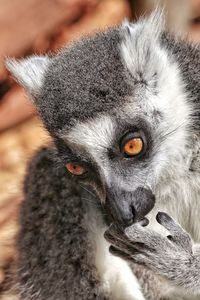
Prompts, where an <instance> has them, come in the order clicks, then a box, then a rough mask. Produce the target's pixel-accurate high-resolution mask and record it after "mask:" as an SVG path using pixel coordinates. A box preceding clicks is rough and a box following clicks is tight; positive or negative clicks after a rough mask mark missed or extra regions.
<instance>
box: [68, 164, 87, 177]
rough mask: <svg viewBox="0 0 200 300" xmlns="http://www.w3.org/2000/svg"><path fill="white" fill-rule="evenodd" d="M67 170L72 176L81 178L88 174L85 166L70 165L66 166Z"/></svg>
mask: <svg viewBox="0 0 200 300" xmlns="http://www.w3.org/2000/svg"><path fill="white" fill-rule="evenodd" d="M66 168H67V170H68V171H69V172H70V173H71V174H73V175H76V176H80V175H83V174H84V173H86V169H85V168H84V167H83V166H81V165H78V164H76V163H68V164H66Z"/></svg>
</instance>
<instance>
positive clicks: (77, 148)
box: [7, 15, 189, 226]
mask: <svg viewBox="0 0 200 300" xmlns="http://www.w3.org/2000/svg"><path fill="white" fill-rule="evenodd" d="M160 28H161V23H159V19H158V18H157V16H155V15H154V16H153V15H152V16H151V17H150V18H148V19H144V20H141V21H139V22H138V23H136V24H128V23H124V24H123V25H122V26H121V27H119V28H118V29H113V30H110V31H108V32H106V33H101V34H97V35H96V36H95V37H93V38H91V39H86V40H83V41H81V42H78V43H76V44H74V45H73V46H71V47H69V48H67V49H65V50H63V51H62V52H61V53H59V54H58V55H56V56H55V57H52V58H49V57H32V58H28V59H26V60H22V61H13V60H9V61H8V63H7V66H8V68H9V70H10V71H11V72H12V73H13V74H14V75H15V77H16V78H17V80H18V81H19V82H20V83H21V84H22V85H23V86H24V87H25V88H26V89H27V91H28V92H29V94H30V95H31V96H32V98H33V100H34V102H35V104H36V106H37V108H38V110H39V113H40V115H41V117H42V119H43V122H44V124H45V126H46V128H47V129H48V130H49V132H50V134H51V135H52V136H53V138H54V141H55V144H56V146H57V148H58V153H59V155H60V158H61V160H62V161H63V165H64V166H65V167H66V172H69V174H71V175H72V176H74V177H75V178H76V179H77V180H79V181H80V182H81V183H82V184H86V185H90V186H92V187H93V188H94V189H95V190H96V192H97V194H98V196H99V198H100V201H101V203H102V205H104V206H106V207H107V209H108V210H109V213H110V214H111V215H112V217H113V219H114V220H115V221H116V222H118V223H120V224H122V225H125V226H126V225H129V224H131V223H132V222H133V221H137V220H140V219H142V218H144V216H145V215H146V214H147V213H148V212H149V211H150V210H151V209H152V207H153V206H154V196H153V194H154V191H155V189H156V186H157V185H158V184H159V177H160V176H161V175H162V172H164V171H165V170H166V169H169V168H171V161H172V160H174V159H179V156H180V155H182V154H183V151H184V149H185V141H186V136H187V126H188V122H189V121H188V119H189V107H188V105H187V103H186V100H185V95H184V87H183V85H182V82H181V76H180V74H179V70H178V67H177V65H176V62H174V60H173V57H170V53H168V50H167V49H166V47H165V46H164V45H162V38H161V31H160Z"/></svg>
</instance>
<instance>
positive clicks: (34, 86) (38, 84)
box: [6, 56, 50, 100]
mask: <svg viewBox="0 0 200 300" xmlns="http://www.w3.org/2000/svg"><path fill="white" fill-rule="evenodd" d="M49 63H50V58H49V57H48V56H31V57H28V58H25V59H21V60H16V59H14V58H8V59H7V60H6V67H7V69H8V70H9V71H10V72H11V74H12V75H13V76H14V77H15V79H16V80H17V82H18V83H19V84H20V85H22V86H23V87H24V88H25V90H26V91H27V92H28V94H29V95H30V96H31V98H32V99H33V100H34V98H36V97H37V95H38V94H39V92H40V90H41V88H42V85H43V81H44V77H45V73H46V70H47V68H48V66H49Z"/></svg>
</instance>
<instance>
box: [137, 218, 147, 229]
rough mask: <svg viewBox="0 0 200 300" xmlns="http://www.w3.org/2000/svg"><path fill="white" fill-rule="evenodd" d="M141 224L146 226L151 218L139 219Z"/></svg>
mask: <svg viewBox="0 0 200 300" xmlns="http://www.w3.org/2000/svg"><path fill="white" fill-rule="evenodd" d="M139 224H140V225H141V226H142V227H145V226H147V225H148V224H149V220H148V219H147V218H144V219H142V220H140V221H139Z"/></svg>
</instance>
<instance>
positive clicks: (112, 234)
mask: <svg viewBox="0 0 200 300" xmlns="http://www.w3.org/2000/svg"><path fill="white" fill-rule="evenodd" d="M159 20H160V19H159V17H158V15H157V14H153V15H151V16H150V17H149V18H144V19H141V20H139V21H138V22H137V23H135V24H131V23H128V22H125V23H123V25H122V26H120V27H118V28H114V29H111V30H109V31H107V32H106V33H99V34H96V35H95V36H94V37H92V38H86V39H84V40H82V41H80V42H77V43H75V44H74V45H72V46H70V47H68V48H66V49H63V50H62V51H61V52H60V53H58V54H57V55H55V56H54V57H48V56H39V57H38V56H33V57H30V58H27V59H24V60H19V61H17V60H9V61H8V62H7V66H8V69H9V70H10V71H11V72H12V74H13V75H14V76H15V77H16V79H17V80H18V82H19V83H21V85H22V86H24V87H25V89H26V90H27V92H28V93H29V95H30V96H31V97H32V99H33V101H34V102H35V104H36V106H37V108H38V111H39V113H40V115H41V118H42V120H43V122H44V125H45V127H46V128H47V130H48V131H49V132H50V134H51V136H52V138H53V142H54V146H52V147H49V148H46V149H42V150H41V151H40V152H39V153H38V154H37V155H36V156H35V158H34V159H33V160H32V162H31V163H30V167H29V169H28V174H27V177H26V180H25V188H24V191H25V201H24V203H23V205H22V212H21V231H20V235H19V238H18V251H19V259H18V282H19V290H20V292H21V299H23V300H25V299H28V300H29V299H34V300H36V299H37V300H46V299H48V300H55V299H57V300H66V299H67V300H72V299H73V300H78V299H81V300H84V299H85V300H86V299H87V300H90V299H91V300H94V299H98V300H100V299H104V300H105V299H113V300H144V299H154V300H155V299H173V300H174V299H190V300H191V299H200V293H199V291H200V251H199V249H200V248H199V246H198V245H197V243H198V242H200V217H199V214H200V168H199V166H200V158H199V147H200V136H199V129H200V121H199V112H200V110H199V108H200V100H199V97H200V52H199V47H196V48H194V47H192V46H190V45H188V44H186V43H184V42H182V41H177V40H175V39H173V38H172V37H170V36H169V35H168V34H167V33H164V31H163V28H162V26H161V23H162V22H160V21H159ZM159 211H161V213H160V212H159ZM158 212H159V213H158ZM163 212H165V213H163ZM168 214H169V215H170V216H172V217H173V218H174V219H175V220H176V221H177V222H178V223H180V224H181V226H182V227H183V228H184V230H186V231H187V232H188V233H189V234H190V236H191V237H192V240H191V238H190V236H189V235H188V233H186V231H184V230H183V229H182V227H180V226H179V225H178V224H177V223H176V222H175V221H174V220H173V219H171V217H169V216H168ZM146 215H147V218H146V217H145V216H146ZM147 219H149V221H150V222H149V225H148V227H144V225H147ZM111 223H114V224H115V225H112V226H111V227H109V225H110V224H111ZM160 224H161V225H162V226H160ZM130 225H131V226H130ZM127 226H129V227H127ZM125 227H127V228H126V229H125V230H124V228H125ZM108 228H109V229H108ZM164 228H166V229H167V230H168V231H169V233H170V235H169V236H166V233H165V232H164ZM105 231H106V233H105ZM106 239H107V240H106ZM110 243H112V244H113V245H112V246H111V249H110V251H111V253H110V251H109V247H110ZM112 253H113V254H114V255H113V254H112ZM116 255H117V256H116ZM119 256H122V258H120V257H119Z"/></svg>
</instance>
